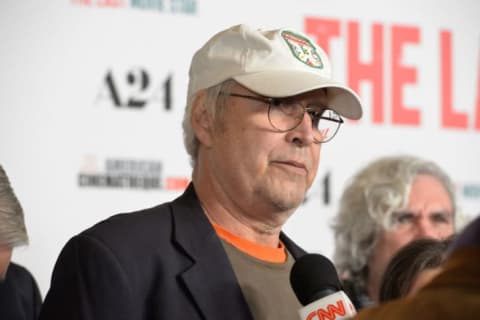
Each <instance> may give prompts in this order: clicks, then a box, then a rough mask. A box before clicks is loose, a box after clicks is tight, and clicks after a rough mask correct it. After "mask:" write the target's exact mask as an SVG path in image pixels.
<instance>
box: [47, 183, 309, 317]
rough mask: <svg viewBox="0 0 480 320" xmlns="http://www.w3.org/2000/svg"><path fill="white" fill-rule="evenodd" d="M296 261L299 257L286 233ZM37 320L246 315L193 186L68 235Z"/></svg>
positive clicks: (298, 248) (235, 285)
mask: <svg viewBox="0 0 480 320" xmlns="http://www.w3.org/2000/svg"><path fill="white" fill-rule="evenodd" d="M281 240H282V241H283V242H284V244H285V246H286V247H287V249H288V250H289V251H290V253H292V255H293V256H294V257H295V258H298V257H300V256H302V255H303V254H305V251H303V250H302V249H301V248H300V247H298V246H297V245H296V244H295V243H293V242H292V241H291V240H290V239H289V238H288V237H287V236H286V235H285V234H283V233H282V234H281ZM40 319H41V320H57V319H58V320H65V319H85V320H87V319H88V320H90V319H98V320H123V319H125V320H127V319H128V320H134V319H142V320H143V319H144V320H146V319H175V320H181V319H185V320H187V319H188V320H195V319H211V320H224V319H230V320H234V319H242V320H244V319H252V315H251V313H250V310H249V308H248V305H247V303H246V301H245V299H244V297H243V295H242V292H241V289H240V287H239V285H238V283H237V281H236V278H235V274H234V272H233V269H232V267H231V265H230V262H229V260H228V257H227V255H226V253H225V251H224V249H223V246H222V244H221V241H220V240H219V238H218V237H217V235H216V233H215V231H214V229H213V227H212V226H211V224H210V223H209V221H208V219H207V218H206V216H205V214H204V213H203V210H202V208H201V206H200V203H199V201H198V199H197V196H196V193H195V190H194V187H193V185H192V184H190V186H189V187H188V188H187V190H186V191H185V193H184V194H183V195H181V196H180V197H179V198H177V199H175V200H174V201H172V202H168V203H165V204H162V205H159V206H157V207H154V208H150V209H146V210H143V211H138V212H133V213H126V214H119V215H115V216H113V217H110V218H108V219H106V220H104V221H102V222H100V223H98V224H97V225H95V226H93V227H92V228H90V229H88V230H85V231H84V232H82V233H80V234H79V235H77V236H75V237H73V238H72V239H71V240H70V241H69V242H68V243H67V244H66V245H65V247H64V248H63V250H62V252H61V254H60V256H59V258H58V260H57V262H56V265H55V268H54V272H53V275H52V282H51V287H50V290H49V292H48V293H47V296H46V298H45V301H44V304H43V308H42V311H41V315H40Z"/></svg>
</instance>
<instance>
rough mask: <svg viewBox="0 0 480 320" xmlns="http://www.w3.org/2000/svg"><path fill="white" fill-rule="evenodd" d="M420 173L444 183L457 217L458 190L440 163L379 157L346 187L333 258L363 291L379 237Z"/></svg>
mask: <svg viewBox="0 0 480 320" xmlns="http://www.w3.org/2000/svg"><path fill="white" fill-rule="evenodd" d="M418 174H428V175H431V176H433V177H435V178H436V179H438V180H439V181H440V182H441V183H442V185H443V186H444V187H445V189H446V190H447V193H448V195H449V197H450V199H451V203H452V206H453V212H454V214H455V212H456V201H455V189H454V185H453V183H452V181H451V179H450V178H449V176H448V175H447V174H446V173H445V172H444V171H443V170H442V169H441V168H440V167H439V166H438V165H437V164H435V163H433V162H431V161H427V160H424V159H421V158H418V157H414V156H408V155H402V156H392V157H384V158H380V159H378V160H376V161H374V162H372V163H370V164H369V165H368V166H366V167H365V168H364V169H362V170H361V171H359V172H358V173H357V174H356V175H355V176H354V177H353V178H352V179H351V181H350V183H349V184H348V185H347V187H346V188H345V190H344V192H343V194H342V196H341V198H340V205H339V212H338V214H337V216H336V217H335V222H334V225H333V230H334V234H335V252H334V258H333V259H334V261H335V264H336V267H337V269H338V272H339V274H340V275H347V277H348V279H349V280H351V281H352V282H353V283H355V286H356V287H357V288H359V289H360V290H365V286H366V278H367V276H368V268H367V263H368V259H369V257H370V256H371V254H372V250H373V248H374V247H375V244H376V242H375V241H376V239H377V235H378V234H379V232H380V231H381V230H383V229H385V228H388V227H389V226H390V225H389V224H390V223H391V221H392V219H391V218H392V213H393V212H395V211H397V210H398V209H401V208H402V207H404V206H405V205H406V204H407V202H408V197H409V193H410V188H411V185H412V183H413V180H414V179H415V177H416V176H417V175H418ZM455 216H456V218H457V216H458V215H457V214H455Z"/></svg>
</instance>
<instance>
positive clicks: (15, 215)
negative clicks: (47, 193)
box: [0, 165, 28, 248]
mask: <svg viewBox="0 0 480 320" xmlns="http://www.w3.org/2000/svg"><path fill="white" fill-rule="evenodd" d="M27 243H28V236H27V229H26V227H25V221H24V218H23V209H22V206H21V205H20V202H19V201H18V199H17V197H16V196H15V193H14V192H13V189H12V186H11V185H10V181H9V180H8V176H7V174H6V173H5V170H4V169H3V167H2V166H1V165H0V244H1V245H4V246H7V247H9V248H14V247H17V246H20V245H23V244H27Z"/></svg>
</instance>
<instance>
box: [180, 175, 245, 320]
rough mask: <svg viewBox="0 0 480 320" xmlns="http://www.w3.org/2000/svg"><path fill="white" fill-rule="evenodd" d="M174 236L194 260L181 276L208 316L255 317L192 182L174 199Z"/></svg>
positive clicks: (220, 317) (202, 311)
mask: <svg viewBox="0 0 480 320" xmlns="http://www.w3.org/2000/svg"><path fill="white" fill-rule="evenodd" d="M172 211H173V214H172V216H173V223H174V226H173V228H174V235H173V237H174V239H173V241H174V242H176V243H177V244H178V245H179V246H180V247H181V248H182V249H183V251H184V252H185V253H186V255H188V256H189V258H190V259H191V260H192V265H191V267H190V268H188V269H187V270H185V271H184V272H183V273H182V274H181V279H182V281H183V282H184V284H185V286H186V287H187V289H188V291H189V292H190V294H191V296H192V297H193V300H194V301H195V303H196V305H197V306H198V308H199V309H200V311H201V313H202V314H203V316H204V318H205V319H212V320H216V319H218V320H223V319H227V318H228V319H232V320H235V319H238V320H240V319H241V320H245V319H253V317H252V315H251V313H250V309H249V308H248V305H247V302H246V301H245V298H244V297H243V294H242V291H241V289H240V287H239V285H238V283H237V280H236V277H235V274H234V272H233V269H232V267H231V265H230V261H229V260H228V257H227V255H226V253H225V250H224V249H223V246H222V244H221V242H220V239H219V238H218V237H217V235H216V233H215V230H214V229H213V227H212V226H211V224H210V222H209V221H208V219H207V217H206V215H205V213H204V212H203V209H202V207H201V206H200V202H199V200H198V198H197V195H196V193H195V189H194V187H193V184H192V183H191V184H190V185H189V186H188V188H187V190H186V191H185V193H184V194H183V195H182V196H180V197H179V198H177V199H176V200H175V201H174V202H173V203H172Z"/></svg>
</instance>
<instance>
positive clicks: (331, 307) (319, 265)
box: [290, 254, 356, 320]
mask: <svg viewBox="0 0 480 320" xmlns="http://www.w3.org/2000/svg"><path fill="white" fill-rule="evenodd" d="M290 284H291V286H292V288H293V291H294V292H295V294H296V296H297V298H298V300H299V301H300V303H301V304H302V305H303V306H304V307H303V308H301V309H300V310H299V311H298V312H299V315H300V319H301V320H342V319H349V318H350V317H352V316H354V315H355V314H356V311H355V308H354V307H353V304H352V302H351V301H350V299H349V298H348V296H347V295H346V294H345V293H344V292H343V291H342V286H341V284H340V280H339V279H338V275H337V271H336V270H335V267H334V265H333V264H332V262H330V260H328V259H327V258H325V257H324V256H322V255H320V254H307V255H304V256H303V257H301V258H299V259H297V261H295V264H294V265H293V267H292V271H291V272H290Z"/></svg>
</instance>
